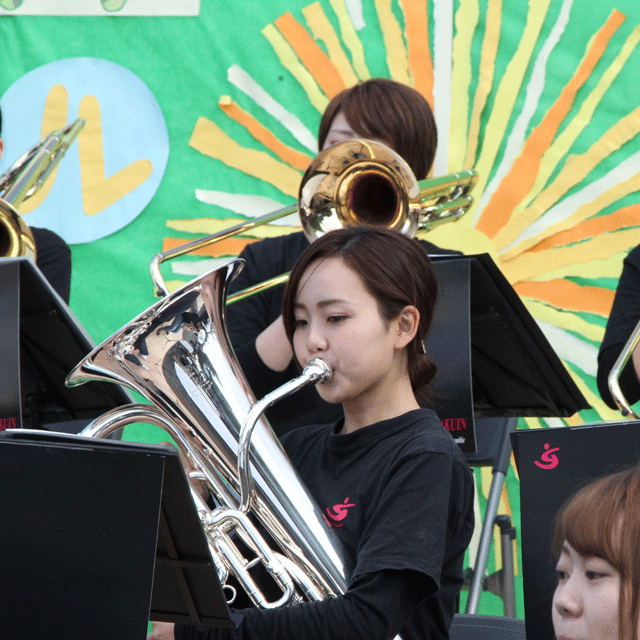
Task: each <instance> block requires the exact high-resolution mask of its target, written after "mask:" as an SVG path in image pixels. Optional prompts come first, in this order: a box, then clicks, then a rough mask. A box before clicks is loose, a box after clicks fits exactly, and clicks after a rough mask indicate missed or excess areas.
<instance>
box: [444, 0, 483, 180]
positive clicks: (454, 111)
mask: <svg viewBox="0 0 640 640" xmlns="http://www.w3.org/2000/svg"><path fill="white" fill-rule="evenodd" d="M479 15H480V9H479V7H478V2H477V0H461V2H460V5H459V7H458V10H457V11H456V18H455V24H456V34H455V36H454V38H453V68H452V81H451V119H450V121H451V124H450V127H449V167H450V168H452V170H454V171H457V170H459V169H462V168H463V164H464V160H465V156H466V147H467V138H468V133H467V119H468V117H469V84H470V83H471V76H472V70H471V60H472V56H471V44H472V42H473V34H474V32H475V29H476V26H477V24H478V16H479Z"/></svg>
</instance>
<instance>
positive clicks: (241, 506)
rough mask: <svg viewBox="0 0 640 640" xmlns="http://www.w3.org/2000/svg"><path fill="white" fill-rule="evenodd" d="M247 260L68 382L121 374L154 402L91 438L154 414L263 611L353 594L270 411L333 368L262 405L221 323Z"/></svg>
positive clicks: (158, 311)
mask: <svg viewBox="0 0 640 640" xmlns="http://www.w3.org/2000/svg"><path fill="white" fill-rule="evenodd" d="M241 264H242V261H241V260H233V261H230V262H228V263H226V264H224V265H222V266H220V267H218V268H217V269H214V270H213V271H211V272H209V273H207V274H205V275H203V276H200V277H199V278H196V279H195V280H193V281H191V282H190V283H188V284H186V285H184V286H183V287H181V288H180V289H178V290H176V291H174V292H173V293H172V294H170V295H169V296H167V297H166V298H163V299H162V300H160V301H159V302H157V303H156V304H155V305H153V306H152V307H150V308H149V309H148V310H147V311H145V312H144V313H142V314H141V315H140V316H138V317H137V318H135V319H134V320H132V321H131V322H130V323H129V324H127V325H126V326H125V327H123V328H122V329H121V330H120V331H118V332H117V333H115V334H114V335H113V336H111V337H110V338H108V339H107V340H106V341H105V342H104V343H103V344H102V345H100V346H99V347H97V348H96V349H94V351H93V352H92V353H90V354H89V355H88V356H87V357H86V358H85V359H84V360H83V361H82V362H80V363H79V364H78V365H77V366H76V367H75V368H74V370H73V371H72V372H71V373H70V374H69V376H68V377H67V384H68V385H69V386H74V385H76V384H82V383H83V382H87V381H90V380H107V381H111V382H117V383H119V384H122V385H125V386H127V387H129V388H130V389H133V390H134V391H137V392H138V393H140V394H142V395H143V396H144V397H145V398H146V399H147V400H149V401H150V402H151V406H149V405H134V406H128V407H123V408H122V409H121V410H120V409H116V410H112V411H111V412H110V413H109V414H106V415H105V416H104V417H103V418H98V419H97V420H96V421H94V423H92V424H91V425H89V427H87V428H86V429H85V431H84V432H83V435H90V436H94V437H104V436H106V435H107V434H108V433H110V432H111V431H113V430H115V429H117V428H119V427H121V426H123V425H125V424H128V423H130V422H132V421H142V422H145V421H147V422H150V423H151V424H156V425H158V426H160V427H161V428H163V429H164V430H166V431H167V432H168V433H169V434H170V435H171V436H172V437H173V439H174V440H175V441H176V444H177V445H178V446H179V447H180V449H181V450H182V452H183V454H184V455H185V456H186V457H187V458H188V459H189V461H190V464H191V465H192V466H193V467H194V468H195V469H196V471H195V472H194V473H193V474H190V477H191V478H192V480H196V479H197V480H198V481H202V482H204V483H205V485H206V486H207V488H208V489H209V490H210V491H212V492H213V493H214V494H215V496H216V499H217V500H218V502H219V503H220V504H221V505H222V506H221V507H220V508H218V509H214V510H213V511H212V510H210V509H209V508H208V507H207V505H206V504H205V503H204V501H202V499H198V497H197V494H196V495H194V499H195V500H196V504H197V506H198V511H199V514H200V517H201V519H202V521H203V525H204V529H205V532H206V534H207V538H208V541H209V546H210V548H211V549H212V556H213V558H214V563H215V564H216V567H217V568H218V572H219V575H220V577H221V580H222V579H223V578H224V577H225V574H226V573H227V572H231V573H234V574H235V575H236V577H237V578H238V580H239V581H240V583H241V584H243V585H244V583H245V582H246V585H247V586H246V588H247V589H248V592H249V596H250V597H251V598H252V599H253V600H254V602H255V603H256V604H258V605H259V606H262V607H274V606H280V605H281V604H290V603H294V602H298V601H300V600H301V599H303V598H307V599H319V598H325V597H328V596H332V595H337V594H340V593H343V592H344V591H345V590H346V588H347V580H348V575H349V572H350V568H349V566H348V563H347V562H346V560H345V556H344V551H343V549H342V545H341V544H340V542H339V540H338V539H337V538H336V537H335V534H334V532H333V531H332V530H331V529H329V528H327V526H326V524H325V522H324V518H323V516H322V513H321V511H320V509H319V508H318V506H317V505H316V503H315V501H314V500H313V498H312V497H311V495H310V494H309V492H308V490H307V489H306V487H305V486H304V484H303V482H302V480H301V479H300V478H299V476H298V474H297V472H296V471H295V470H294V469H293V467H292V466H291V464H290V462H289V460H288V458H287V456H286V454H285V453H284V452H283V450H282V448H281V446H280V444H279V442H278V440H277V438H276V436H275V435H274V433H273V431H272V430H271V428H270V427H269V424H268V423H267V421H266V420H265V419H264V417H262V411H263V410H264V408H266V406H269V405H270V404H271V403H273V402H275V401H276V399H277V398H276V396H278V397H282V394H288V393H291V392H293V391H295V388H297V385H302V384H306V383H308V382H313V381H316V380H318V379H319V378H321V377H322V376H323V375H324V374H323V373H322V372H321V371H319V370H317V369H314V370H313V371H310V372H308V373H303V376H301V378H303V377H304V380H301V379H296V381H293V382H292V383H288V385H289V386H288V387H287V385H283V388H281V389H282V391H279V390H276V391H275V392H273V394H276V395H273V394H269V395H268V396H267V397H266V398H264V399H263V400H262V401H261V402H260V403H257V402H256V400H255V398H254V396H253V394H252V392H251V390H250V388H249V385H248V383H247V382H246V380H245V378H244V375H243V374H242V370H241V368H240V365H239V364H238V362H237V360H236V358H235V355H234V353H233V350H232V348H231V345H230V343H229V340H228V337H227V333H226V328H225V324H224V300H225V296H226V291H227V287H228V283H229V282H230V280H231V279H232V278H233V277H234V275H235V274H236V273H237V271H238V270H239V269H240V267H241ZM292 384H293V386H291V385H292ZM284 387H287V388H286V389H285V388H284ZM249 442H250V447H249V444H248V443H249ZM247 474H249V476H248V477H247ZM192 493H194V494H195V493H196V492H194V491H192ZM249 512H250V513H251V514H252V515H253V516H255V518H256V519H257V520H258V522H259V523H260V524H261V525H262V526H263V527H265V529H266V530H267V531H268V532H269V535H270V536H271V537H272V538H273V540H275V541H276V542H277V543H278V545H279V547H280V551H276V552H274V553H271V552H270V551H269V549H268V548H266V547H267V545H266V543H264V541H263V540H262V539H261V538H257V537H255V536H256V535H257V532H256V531H254V528H252V527H251V523H250V522H246V521H247V516H248V513H249ZM230 530H233V531H236V532H238V533H239V535H240V537H241V538H242V539H243V541H244V542H246V543H247V544H248V545H249V547H251V548H252V549H253V550H254V551H255V552H256V553H257V554H258V555H259V557H261V558H263V563H264V564H265V565H266V566H267V569H268V570H269V571H273V573H272V577H273V578H274V580H275V581H276V582H277V583H278V584H280V585H281V587H282V590H283V596H282V597H281V598H279V599H278V600H277V601H275V602H269V601H268V600H267V599H266V597H264V596H263V595H262V594H261V593H259V592H258V591H257V587H256V586H255V585H254V584H253V583H252V582H251V578H250V576H249V577H247V576H246V575H245V573H244V569H245V565H246V562H245V561H244V560H243V559H240V558H238V559H237V562H236V561H234V557H235V556H236V555H237V552H236V550H235V549H234V548H232V545H233V541H232V540H231V536H229V535H228V533H229V531H230ZM292 585H296V586H297V587H299V588H298V589H293V588H292ZM251 591H255V593H251Z"/></svg>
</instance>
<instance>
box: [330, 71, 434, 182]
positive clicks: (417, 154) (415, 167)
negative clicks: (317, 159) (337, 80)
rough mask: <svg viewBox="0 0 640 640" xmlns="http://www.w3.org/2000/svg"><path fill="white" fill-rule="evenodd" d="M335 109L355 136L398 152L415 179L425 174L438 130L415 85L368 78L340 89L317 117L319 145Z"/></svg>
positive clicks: (333, 116)
mask: <svg viewBox="0 0 640 640" xmlns="http://www.w3.org/2000/svg"><path fill="white" fill-rule="evenodd" d="M339 111H342V112H343V113H344V116H345V118H346V119H347V122H348V123H349V126H350V127H351V128H352V129H353V130H354V131H355V132H356V133H357V134H358V135H359V136H363V137H365V138H375V139H376V140H380V141H381V142H384V143H385V144H387V145H388V146H390V147H391V148H392V149H393V150H394V151H395V152H396V153H398V154H400V155H401V156H402V157H403V158H404V159H405V160H406V162H407V164H408V165H409V166H410V167H411V170H412V171H413V173H414V175H415V177H416V179H418V180H423V179H424V178H426V177H427V174H428V173H429V169H431V165H432V164H433V159H434V157H435V154H436V146H437V144H438V132H437V129H436V122H435V119H434V117H433V111H432V110H431V107H430V106H429V103H428V102H427V101H426V100H425V99H424V98H423V96H422V95H421V94H420V93H418V92H417V91H416V90H415V89H413V88H411V87H409V86H407V85H405V84H402V83H400V82H395V81H394V80H387V79H386V78H372V79H371V80H367V81H366V82H362V83H361V84H357V85H355V86H353V87H351V88H349V89H345V90H344V91H341V92H340V93H339V94H338V95H337V96H335V97H334V98H333V99H332V100H331V102H330V103H329V105H328V106H327V108H326V109H325V112H324V114H323V116H322V119H321V120H320V128H319V131H318V147H319V148H320V149H322V148H323V146H324V143H325V140H326V139H327V135H328V133H329V129H330V127H331V123H332V122H333V119H334V118H335V116H336V114H337V113H338V112H339Z"/></svg>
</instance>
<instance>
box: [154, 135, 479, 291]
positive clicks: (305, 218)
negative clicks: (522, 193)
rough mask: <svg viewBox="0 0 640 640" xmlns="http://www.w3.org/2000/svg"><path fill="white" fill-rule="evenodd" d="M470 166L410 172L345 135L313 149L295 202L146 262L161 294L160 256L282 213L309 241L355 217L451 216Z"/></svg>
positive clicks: (270, 283)
mask: <svg viewBox="0 0 640 640" xmlns="http://www.w3.org/2000/svg"><path fill="white" fill-rule="evenodd" d="M477 180H478V176H477V174H476V172H475V171H472V170H470V169H469V170H464V171H460V172H458V173H453V174H450V175H446V176H443V177H440V178H432V179H429V180H423V181H421V182H420V183H418V181H417V180H416V178H415V176H414V175H413V172H412V171H411V169H410V167H409V165H408V164H407V163H406V162H405V160H404V159H403V158H402V157H401V156H399V155H398V154H397V153H396V152H395V151H393V150H392V149H390V148H389V147H387V146H385V145H383V144H381V143H380V142H375V141H372V140H347V141H346V142H341V143H338V144H335V145H332V146H331V147H329V148H327V149H325V150H324V151H322V152H321V153H319V154H318V155H317V156H316V157H315V158H314V159H313V161H312V162H311V164H310V165H309V167H308V168H307V170H306V171H305V173H304V175H303V177H302V181H301V184H300V189H299V192H298V204H297V205H293V206H291V207H285V208H283V209H279V210H277V211H273V212H271V213H267V214H265V215H263V216H260V217H258V218H255V219H254V220H248V221H246V222H242V223H240V224H237V225H235V226H232V227H229V228H228V229H224V230H222V231H219V232H218V233H214V234H212V235H209V236H206V237H204V238H200V239H198V240H193V241H192V242H187V243H186V244H183V245H181V246H179V247H176V248H175V249H170V250H168V251H165V252H163V253H157V254H156V255H155V256H154V257H153V258H152V259H151V262H150V264H149V270H150V272H151V278H152V279H153V282H154V285H155V288H156V295H157V296H158V297H163V296H166V295H168V293H169V291H168V289H167V287H166V284H165V282H164V279H163V277H162V274H161V273H160V265H161V264H162V263H163V262H166V261H167V260H171V259H173V258H177V257H179V256H183V255H185V254H187V253H190V252H192V251H195V250H197V249H201V248H203V247H207V246H209V245H211V244H214V243H216V242H220V241H221V240H225V239H226V238H230V237H232V236H235V235H239V234H242V233H246V232H247V231H250V230H251V229H254V228H255V227H258V226H260V225H263V224H268V223H270V222H273V221H275V220H278V219H280V218H282V217H284V216H287V215H290V214H292V213H295V212H296V211H297V212H298V213H299V214H300V221H301V224H302V230H303V231H304V233H305V235H306V236H307V238H308V239H309V241H310V242H313V241H314V240H315V239H317V238H318V237H320V236H321V235H323V234H325V233H327V232H328V231H331V230H333V229H340V228H342V227H345V226H350V225H356V224H377V225H386V226H388V227H390V228H392V229H396V230H398V231H400V232H402V233H404V234H406V235H410V236H414V235H415V234H416V232H417V231H418V230H429V229H433V228H434V227H436V226H438V225H440V224H443V223H445V222H453V221H455V220H457V219H458V218H460V217H461V216H462V215H464V213H465V212H466V211H467V209H468V208H469V206H470V205H471V203H472V202H473V199H472V198H471V196H470V195H469V192H470V191H471V189H472V188H473V186H474V185H475V184H476V182H477ZM288 277H289V276H288V274H286V273H285V274H282V275H280V276H278V277H276V278H272V279H271V280H267V281H265V282H262V283H260V284H258V285H256V286H254V287H251V288H250V289H246V290H244V291H240V292H238V293H236V294H235V295H232V296H229V298H228V299H227V304H229V303H233V302H236V301H238V300H242V299H243V298H246V297H249V296H251V295H254V294H256V293H259V292H261V291H265V290H267V289H270V288H272V287H274V286H278V285H279V284H283V283H284V282H286V281H287V279H288Z"/></svg>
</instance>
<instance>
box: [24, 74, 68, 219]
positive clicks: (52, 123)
mask: <svg viewBox="0 0 640 640" xmlns="http://www.w3.org/2000/svg"><path fill="white" fill-rule="evenodd" d="M67 108H68V96H67V90H66V88H65V87H64V86H63V85H61V84H56V85H54V86H53V87H51V89H49V93H48V94H47V98H46V100H45V103H44V113H43V114H42V126H41V127H40V137H44V136H46V135H48V134H50V133H51V132H52V131H56V130H57V129H63V128H64V127H65V126H66V125H67ZM57 173H58V167H56V168H55V169H54V170H53V171H52V172H51V173H50V174H49V176H48V177H47V179H46V180H45V182H44V184H43V185H42V186H41V187H40V188H39V189H38V190H37V191H36V192H35V193H34V194H33V195H32V196H30V197H29V198H28V199H27V200H25V201H24V202H23V203H22V204H21V205H20V206H19V207H18V211H19V212H20V213H21V214H22V215H25V214H27V213H29V212H30V211H33V210H34V209H35V208H36V207H38V206H40V205H41V204H42V202H43V201H44V199H45V198H46V197H47V196H48V195H49V192H50V191H51V187H52V186H53V183H54V182H55V179H56V175H57Z"/></svg>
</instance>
